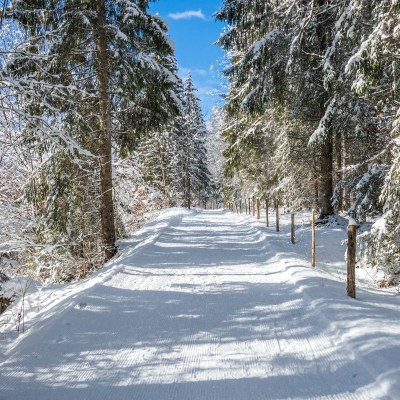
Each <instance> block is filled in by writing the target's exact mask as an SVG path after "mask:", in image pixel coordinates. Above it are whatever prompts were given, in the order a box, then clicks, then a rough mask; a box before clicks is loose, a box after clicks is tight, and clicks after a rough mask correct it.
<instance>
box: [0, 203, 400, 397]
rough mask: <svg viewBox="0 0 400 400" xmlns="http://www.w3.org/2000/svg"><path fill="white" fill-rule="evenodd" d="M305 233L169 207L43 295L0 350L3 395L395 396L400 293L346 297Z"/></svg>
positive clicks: (333, 266)
mask: <svg viewBox="0 0 400 400" xmlns="http://www.w3.org/2000/svg"><path fill="white" fill-rule="evenodd" d="M308 229H309V228H308V227H307V226H305V227H303V230H302V229H300V230H299V232H298V244H297V245H296V246H295V247H293V246H292V245H291V244H290V242H289V240H288V237H287V232H288V227H287V226H285V221H283V232H281V233H279V234H278V233H275V232H274V230H273V228H263V227H262V225H261V224H259V223H257V222H256V221H254V219H253V218H250V217H246V216H236V215H232V214H230V213H227V212H224V211H221V210H220V211H203V212H198V211H191V212H188V211H184V210H181V209H175V210H170V211H167V212H165V213H163V214H162V215H161V216H160V217H159V218H158V219H157V220H156V221H154V222H153V223H151V224H148V225H147V226H146V227H145V228H144V229H143V230H141V231H140V232H139V233H138V234H137V235H135V236H133V237H132V239H130V240H128V241H126V242H125V243H124V249H123V250H122V254H121V256H120V257H119V259H117V260H116V261H114V262H113V263H112V264H111V265H110V266H109V267H108V268H107V269H105V270H104V271H101V272H100V273H98V274H97V275H96V276H94V277H91V278H89V279H87V280H86V281H84V282H80V283H77V284H73V285H69V286H67V287H64V288H62V289H58V291H56V292H54V293H53V294H52V295H51V296H49V298H48V299H47V302H46V301H45V300H43V307H42V308H41V310H40V311H39V312H38V313H36V314H32V315H31V316H30V317H29V320H28V321H27V327H28V331H27V333H26V334H24V335H21V336H20V338H18V339H17V340H14V341H13V342H10V343H8V348H7V350H6V353H5V354H4V355H3V356H0V357H4V359H3V360H2V358H0V400H19V399H21V400H46V399H48V400H62V399H68V400H80V399H87V400H92V399H93V400H106V399H107V400H108V399H116V400H124V399H127V400H128V399H129V400H142V399H143V400H195V399H204V400H258V399H260V400H261V399H263V400H264V399H304V400H305V399H307V400H308V399H354V400H358V399H393V400H395V399H399V398H400V384H399V379H398V376H399V373H400V328H399V323H398V321H399V317H400V310H399V298H398V297H396V296H394V295H390V293H389V294H388V293H386V295H385V293H384V294H382V293H380V292H377V291H376V290H373V289H372V288H368V287H366V288H365V289H360V290H359V292H358V295H359V300H356V301H354V300H351V299H349V298H347V297H346V296H345V286H344V284H343V282H342V279H341V277H340V273H339V274H336V275H335V273H334V272H332V271H336V270H337V268H339V267H338V265H339V264H340V263H341V265H342V266H341V267H340V268H342V269H343V268H344V262H343V261H342V260H337V261H339V263H335V262H334V260H332V259H330V257H331V258H333V257H332V256H329V254H331V253H328V252H326V263H325V264H324V265H326V270H318V269H317V270H314V271H313V270H311V268H310V266H309V263H308V262H307V260H306V259H305V257H304V254H305V252H306V249H307V248H308V242H307V240H306V235H308V233H309V231H308ZM325 234H326V237H325V240H326V241H327V242H326V243H327V244H328V243H329V240H330V239H332V238H330V237H329V234H330V233H329V232H327V233H325ZM332 235H336V236H341V235H342V236H343V230H340V229H337V230H336V231H334V232H332ZM336 236H335V239H337V237H336ZM343 238H344V237H342V239H343ZM332 246H333V245H332ZM321 247H322V246H321ZM294 251H296V252H297V253H295V252H294ZM332 251H333V250H332ZM335 251H336V253H337V252H338V251H337V250H335ZM321 252H322V253H323V249H321ZM339 252H341V254H343V249H341V250H339ZM336 253H335V254H336ZM332 254H333V253H332ZM4 342H6V341H3V343H4ZM1 345H2V342H1V341H0V346H1ZM1 361H3V362H1Z"/></svg>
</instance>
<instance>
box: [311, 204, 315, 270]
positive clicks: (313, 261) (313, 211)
mask: <svg viewBox="0 0 400 400" xmlns="http://www.w3.org/2000/svg"><path fill="white" fill-rule="evenodd" d="M311 266H312V267H313V268H314V267H315V210H314V209H313V210H312V216H311Z"/></svg>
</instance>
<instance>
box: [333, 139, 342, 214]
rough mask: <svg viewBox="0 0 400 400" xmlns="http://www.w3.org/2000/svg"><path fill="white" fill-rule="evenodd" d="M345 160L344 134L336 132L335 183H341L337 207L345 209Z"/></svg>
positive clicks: (340, 209)
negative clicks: (343, 156) (343, 155)
mask: <svg viewBox="0 0 400 400" xmlns="http://www.w3.org/2000/svg"><path fill="white" fill-rule="evenodd" d="M342 164H343V161H342V134H341V133H336V135H335V182H334V185H335V186H337V185H338V184H339V185H340V188H339V190H338V191H337V194H336V195H337V209H338V210H339V211H342V210H343V187H342V186H341V184H342V181H343V171H342V168H343V165H342Z"/></svg>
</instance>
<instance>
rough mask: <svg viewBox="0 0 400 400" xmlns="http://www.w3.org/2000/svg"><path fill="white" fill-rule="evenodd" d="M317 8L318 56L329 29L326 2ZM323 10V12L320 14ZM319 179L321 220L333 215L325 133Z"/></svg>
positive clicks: (323, 98) (330, 166)
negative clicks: (318, 15) (318, 19)
mask: <svg viewBox="0 0 400 400" xmlns="http://www.w3.org/2000/svg"><path fill="white" fill-rule="evenodd" d="M317 3H318V6H319V14H320V17H319V18H320V21H319V25H318V27H317V34H318V37H319V47H320V49H319V50H320V54H321V55H323V54H325V52H326V49H327V46H328V35H329V27H328V26H327V24H328V20H327V18H326V15H325V13H326V12H327V8H326V7H327V5H328V1H327V0H318V2H317ZM322 10H324V11H325V12H321V11H322ZM322 80H323V71H322V66H321V87H323V85H322ZM322 90H324V89H322ZM327 97H328V93H326V92H325V91H324V92H323V93H322V94H321V98H320V103H319V110H320V119H322V118H323V117H324V116H325V113H326V100H327ZM320 167H321V170H320V173H321V178H320V206H321V208H320V215H319V219H323V218H325V217H327V216H328V215H331V214H333V213H334V210H333V206H332V197H333V143H332V135H331V134H330V133H327V136H326V138H325V140H324V142H323V143H322V145H321V164H320Z"/></svg>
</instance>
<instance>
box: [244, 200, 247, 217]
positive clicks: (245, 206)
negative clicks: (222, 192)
mask: <svg viewBox="0 0 400 400" xmlns="http://www.w3.org/2000/svg"><path fill="white" fill-rule="evenodd" d="M244 208H245V210H246V215H247V199H244Z"/></svg>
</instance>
